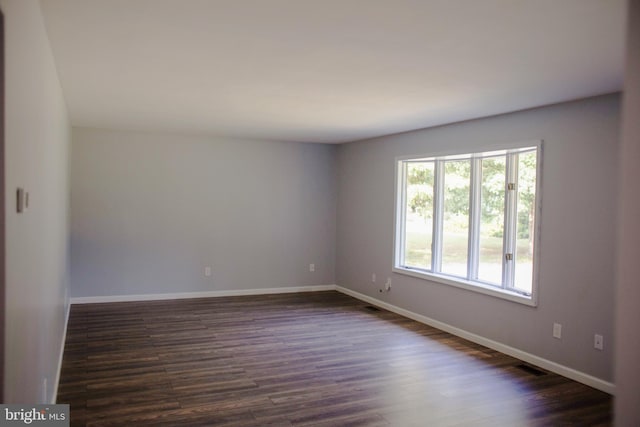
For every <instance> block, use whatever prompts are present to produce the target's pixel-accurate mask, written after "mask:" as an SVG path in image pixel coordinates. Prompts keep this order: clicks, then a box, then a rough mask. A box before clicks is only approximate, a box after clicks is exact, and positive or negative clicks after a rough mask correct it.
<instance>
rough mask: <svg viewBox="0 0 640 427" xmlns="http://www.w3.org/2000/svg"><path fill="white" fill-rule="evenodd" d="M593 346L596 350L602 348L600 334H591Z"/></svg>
mask: <svg viewBox="0 0 640 427" xmlns="http://www.w3.org/2000/svg"><path fill="white" fill-rule="evenodd" d="M593 348H595V349H598V350H603V349H604V337H603V336H602V335H600V334H595V335H594V336H593Z"/></svg>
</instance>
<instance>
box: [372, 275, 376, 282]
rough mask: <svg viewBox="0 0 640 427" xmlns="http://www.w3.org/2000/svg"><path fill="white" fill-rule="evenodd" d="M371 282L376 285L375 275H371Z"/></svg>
mask: <svg viewBox="0 0 640 427" xmlns="http://www.w3.org/2000/svg"><path fill="white" fill-rule="evenodd" d="M371 282H372V283H376V273H372V274H371Z"/></svg>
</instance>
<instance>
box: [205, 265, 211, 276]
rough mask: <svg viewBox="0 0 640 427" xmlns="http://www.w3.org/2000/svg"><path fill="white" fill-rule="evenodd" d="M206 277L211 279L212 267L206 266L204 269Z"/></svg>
mask: <svg viewBox="0 0 640 427" xmlns="http://www.w3.org/2000/svg"><path fill="white" fill-rule="evenodd" d="M204 276H205V277H211V267H209V266H206V267H205V268H204Z"/></svg>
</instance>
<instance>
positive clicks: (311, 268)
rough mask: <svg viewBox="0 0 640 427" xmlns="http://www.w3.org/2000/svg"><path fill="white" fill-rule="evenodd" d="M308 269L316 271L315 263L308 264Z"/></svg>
mask: <svg viewBox="0 0 640 427" xmlns="http://www.w3.org/2000/svg"><path fill="white" fill-rule="evenodd" d="M309 271H311V272H314V271H316V265H315V264H309Z"/></svg>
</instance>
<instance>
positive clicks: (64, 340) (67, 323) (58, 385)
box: [49, 302, 71, 404]
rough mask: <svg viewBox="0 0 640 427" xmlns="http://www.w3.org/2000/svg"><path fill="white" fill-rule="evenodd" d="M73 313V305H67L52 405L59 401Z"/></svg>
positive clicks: (51, 400)
mask: <svg viewBox="0 0 640 427" xmlns="http://www.w3.org/2000/svg"><path fill="white" fill-rule="evenodd" d="M70 312H71V303H70V302H69V303H67V307H66V310H65V314H64V330H63V331H62V342H61V343H60V354H58V370H57V371H56V378H55V380H54V383H53V394H52V395H51V399H50V402H49V403H50V404H55V403H56V400H58V388H59V387H60V374H61V372H62V358H63V357H64V346H65V343H66V342H67V327H68V326H69V313H70Z"/></svg>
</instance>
